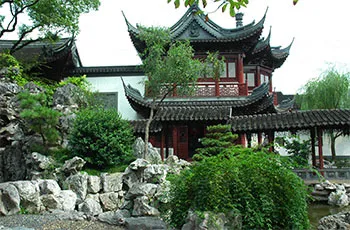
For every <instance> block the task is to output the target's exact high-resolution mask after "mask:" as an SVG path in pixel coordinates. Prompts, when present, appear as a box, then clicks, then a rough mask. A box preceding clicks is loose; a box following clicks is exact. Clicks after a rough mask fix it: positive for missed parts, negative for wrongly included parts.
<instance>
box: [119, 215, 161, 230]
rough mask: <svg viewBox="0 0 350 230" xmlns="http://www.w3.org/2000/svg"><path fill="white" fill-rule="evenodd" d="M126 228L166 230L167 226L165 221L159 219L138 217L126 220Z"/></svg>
mask: <svg viewBox="0 0 350 230" xmlns="http://www.w3.org/2000/svg"><path fill="white" fill-rule="evenodd" d="M125 227H126V229H128V230H141V229H142V230H154V229H157V230H166V229H167V226H166V224H165V222H164V221H162V220H161V219H160V218H158V217H138V218H133V217H130V218H126V219H125Z"/></svg>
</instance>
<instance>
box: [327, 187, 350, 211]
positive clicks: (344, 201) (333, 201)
mask: <svg viewBox="0 0 350 230" xmlns="http://www.w3.org/2000/svg"><path fill="white" fill-rule="evenodd" d="M328 204H329V205H336V206H340V207H344V206H347V205H349V197H348V196H347V195H346V192H345V191H342V190H337V191H335V192H332V193H331V194H330V195H329V197H328Z"/></svg>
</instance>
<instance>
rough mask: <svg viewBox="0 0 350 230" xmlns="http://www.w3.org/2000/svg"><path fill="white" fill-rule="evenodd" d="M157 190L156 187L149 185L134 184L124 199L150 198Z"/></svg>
mask: <svg viewBox="0 0 350 230" xmlns="http://www.w3.org/2000/svg"><path fill="white" fill-rule="evenodd" d="M157 188H158V186H157V185H155V184H151V183H136V184H134V185H133V186H132V187H131V188H130V190H129V191H128V193H127V194H126V199H133V198H135V197H138V196H148V197H151V196H153V195H154V194H155V193H156V191H157Z"/></svg>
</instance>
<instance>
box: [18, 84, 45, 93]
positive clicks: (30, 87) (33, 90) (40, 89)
mask: <svg viewBox="0 0 350 230" xmlns="http://www.w3.org/2000/svg"><path fill="white" fill-rule="evenodd" d="M23 88H24V90H27V91H29V93H31V94H39V93H43V92H45V89H44V88H43V87H41V86H38V85H36V84H35V83H33V82H28V83H27V84H25V85H24V87H23Z"/></svg>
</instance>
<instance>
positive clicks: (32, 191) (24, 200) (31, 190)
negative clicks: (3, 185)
mask: <svg viewBox="0 0 350 230" xmlns="http://www.w3.org/2000/svg"><path fill="white" fill-rule="evenodd" d="M11 184H12V185H14V186H15V187H16V188H17V190H18V193H19V196H20V197H21V206H22V207H23V208H24V209H26V210H27V211H28V212H29V213H38V212H40V211H41V209H42V204H41V201H40V189H39V185H38V183H37V182H34V181H15V182H11Z"/></svg>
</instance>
